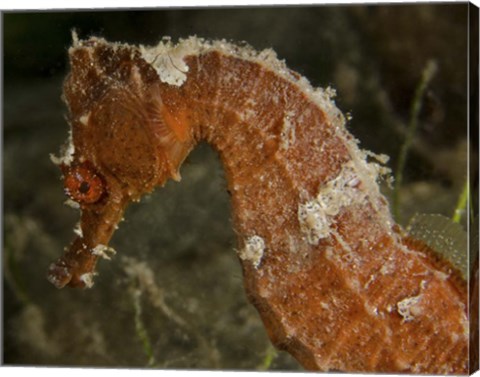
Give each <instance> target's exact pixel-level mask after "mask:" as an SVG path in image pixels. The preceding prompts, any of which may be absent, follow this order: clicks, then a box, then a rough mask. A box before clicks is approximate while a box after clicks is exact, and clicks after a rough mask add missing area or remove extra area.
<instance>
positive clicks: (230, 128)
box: [49, 38, 469, 374]
mask: <svg viewBox="0 0 480 377" xmlns="http://www.w3.org/2000/svg"><path fill="white" fill-rule="evenodd" d="M69 53H70V62H71V72H70V74H69V76H68V77H67V79H66V81H65V86H64V95H65V99H66V103H67V105H68V107H69V114H70V123H71V126H72V134H73V144H74V147H75V152H74V154H73V160H74V162H73V164H75V163H76V162H77V161H89V162H90V163H91V164H93V166H94V167H95V169H96V171H97V173H98V174H99V175H100V176H101V177H102V178H103V179H104V180H105V182H106V187H107V188H108V192H107V195H105V196H104V197H102V199H101V200H100V201H99V202H96V203H93V204H89V203H80V204H81V209H82V214H81V228H82V230H83V237H79V238H77V239H76V240H75V241H74V242H73V244H72V246H71V248H70V250H69V251H68V252H67V253H66V254H65V255H64V256H63V257H62V258H60V259H59V260H58V261H57V262H56V263H55V264H53V265H52V266H51V269H50V274H49V279H50V281H52V283H54V284H55V285H56V286H57V287H59V288H60V287H63V286H65V285H67V284H68V285H71V286H85V281H88V279H86V277H87V276H89V274H91V273H93V271H94V268H95V264H96V262H97V259H98V256H97V255H94V254H93V253H92V252H91V250H92V249H93V248H95V246H97V245H99V244H101V245H107V244H108V242H109V240H110V237H111V235H112V233H113V227H114V225H115V224H116V223H117V222H118V221H119V220H120V219H121V217H122V214H123V211H124V209H125V207H126V205H127V204H128V203H129V202H131V201H133V200H138V198H139V197H141V195H143V194H145V193H148V192H150V191H152V190H153V189H154V188H155V187H156V186H157V185H162V184H164V183H165V181H166V180H167V179H168V178H174V179H179V173H178V169H179V167H180V165H181V163H182V162H183V160H184V159H185V157H186V156H187V154H188V153H189V152H190V151H191V149H192V148H193V147H194V146H195V144H196V143H197V142H198V141H200V140H206V141H207V142H209V143H210V144H211V145H212V146H213V147H214V148H215V149H216V150H217V151H218V153H219V155H220V158H221V160H222V162H223V165H224V168H225V171H226V177H227V182H228V189H229V191H230V192H231V193H232V204H233V219H234V224H235V228H236V231H237V233H238V235H239V249H240V250H249V249H248V248H249V247H254V248H256V249H255V250H256V251H257V252H259V253H260V254H259V255H260V256H259V259H251V257H250V256H249V255H250V254H248V253H245V254H243V256H242V254H241V253H240V261H241V263H242V267H243V273H244V283H245V288H246V291H247V294H248V297H249V299H250V301H251V302H252V303H253V304H254V305H255V307H256V308H257V309H258V311H259V313H260V315H261V317H262V320H263V321H264V324H265V327H266V329H267V331H268V334H269V336H270V338H271V340H272V341H273V343H274V344H275V345H276V346H277V347H279V348H281V349H285V350H287V351H288V352H290V353H291V354H292V355H293V356H294V357H295V358H296V359H297V360H298V361H299V362H300V363H301V364H302V365H303V366H304V367H305V368H307V369H310V370H323V371H328V370H337V371H349V372H360V371H364V372H365V371H366V372H372V371H377V372H380V371H381V372H410V373H438V374H462V373H467V371H468V337H469V335H468V320H467V308H466V306H467V288H466V283H465V282H464V281H462V280H461V279H460V278H458V274H457V273H456V272H455V271H454V270H453V268H451V266H449V265H448V264H447V263H446V262H445V263H443V262H442V261H438V260H437V259H436V257H435V256H434V253H433V252H431V251H427V250H426V248H425V246H423V245H421V244H419V243H418V242H417V241H414V240H409V239H406V238H404V236H403V234H402V231H401V230H400V229H399V227H398V226H396V225H395V224H394V223H393V222H391V221H390V220H391V217H390V212H389V210H388V205H387V202H386V200H385V198H383V196H382V195H381V194H380V193H379V192H378V186H377V184H376V182H375V178H372V177H371V176H370V175H371V174H373V173H371V169H373V168H372V167H373V166H374V165H372V164H367V163H366V162H365V155H364V154H363V152H361V151H360V150H359V149H358V148H357V146H356V144H355V142H354V141H353V138H352V137H351V135H350V134H348V132H347V131H346V130H345V129H344V126H343V123H342V121H341V119H340V118H341V114H340V113H339V112H335V111H334V110H332V109H331V108H329V106H330V105H329V104H330V102H322V101H323V100H321V101H318V100H316V99H315V98H316V97H315V94H312V92H311V91H309V89H308V87H306V86H304V85H303V84H302V83H301V79H302V78H301V77H300V76H299V75H298V74H294V73H290V72H288V70H286V69H285V70H284V71H281V70H280V69H279V68H278V67H277V68H276V67H275V65H273V66H272V64H270V63H268V60H265V62H262V61H261V59H260V58H258V59H256V60H255V59H253V58H249V57H245V56H244V55H242V54H240V53H239V52H238V51H236V50H232V51H230V52H229V51H226V50H222V49H221V48H215V46H213V47H212V46H210V47H208V48H202V49H199V51H198V52H192V53H190V54H185V56H184V57H183V61H184V62H185V64H186V65H187V66H188V72H186V73H185V75H186V79H185V81H184V82H182V83H181V85H172V84H169V83H166V82H162V80H161V77H160V76H159V74H158V73H157V72H156V70H155V68H154V67H153V66H152V65H151V64H149V63H148V62H147V61H146V60H145V59H144V58H143V57H142V54H141V51H140V49H139V48H137V47H135V46H128V45H118V44H110V43H107V42H106V41H104V40H102V39H96V38H92V39H90V40H87V41H81V42H77V43H76V45H75V46H74V47H72V48H71V49H70V52H69ZM322 104H325V106H322ZM106 146H107V147H106ZM337 186H338V187H337ZM331 187H334V188H335V189H331ZM339 188H340V190H339ZM342 189H343V190H345V194H343V193H342V191H341V190H342ZM315 198H317V199H315ZM315 200H318V201H321V203H332V205H331V207H322V205H323V204H322V205H318V203H319V202H315ZM302 211H307V212H305V213H303V212H302ZM308 211H311V212H308ZM302 213H303V215H301V214H302ZM302 216H303V217H302ZM259 239H260V240H261V242H260V243H258V242H257V243H254V241H253V240H256V241H258V240H259ZM252 245H261V246H252ZM245 255H246V256H245Z"/></svg>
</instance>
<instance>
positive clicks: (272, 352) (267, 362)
mask: <svg viewBox="0 0 480 377" xmlns="http://www.w3.org/2000/svg"><path fill="white" fill-rule="evenodd" d="M277 355H278V354H277V350H276V349H275V348H274V347H273V346H272V345H271V344H269V345H268V348H267V350H266V354H265V357H264V358H263V360H262V363H261V364H260V366H259V367H258V368H257V369H258V370H268V369H270V367H271V365H272V362H273V360H274V359H275V358H276V357H277Z"/></svg>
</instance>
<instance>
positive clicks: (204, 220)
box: [3, 3, 478, 370]
mask: <svg viewBox="0 0 480 377" xmlns="http://www.w3.org/2000/svg"><path fill="white" fill-rule="evenodd" d="M468 6H469V5H468V4H465V3H463V4H413V5H391V6H390V5H389V6H386V5H377V6H364V5H355V6H314V7H312V6H308V7H307V6H302V7H269V8H265V7H263V8H262V7H254V8H197V9H168V10H166V9H141V10H128V11H103V12H102V11H81V12H60V11H57V12H41V13H40V12H39V13H36V12H22V13H21V12H6V13H3V63H4V65H3V67H4V72H3V76H4V87H3V94H4V96H3V211H4V212H3V240H4V244H3V279H4V280H3V311H4V317H3V318H4V323H3V329H4V332H3V334H4V340H3V341H4V343H3V345H4V349H3V352H4V354H3V361H4V363H5V364H10V365H14V364H17V365H49V366H51V365H68V366H102V367H154V368H176V369H182V368H186V369H197V368H200V369H229V370H234V369H237V370H238V369H244V370H246V369H247V370H265V369H269V370H301V366H299V365H298V363H297V362H296V361H295V360H294V359H293V358H292V357H290V356H289V355H288V354H286V353H284V352H275V351H274V350H273V349H272V346H271V345H270V342H269V340H268V338H267V336H266V333H265V331H264V329H263V326H262V323H261V321H260V319H259V316H258V314H257V312H256V311H255V309H254V308H253V307H252V306H251V305H250V304H249V303H248V302H247V300H246V297H245V294H244V291H243V286H242V276H241V270H240V265H239V263H238V260H237V256H236V254H235V252H234V248H235V246H236V243H235V233H234V231H233V230H232V226H231V220H230V203H229V198H228V195H227V193H226V190H225V187H226V184H225V180H224V175H223V172H222V167H221V164H220V162H219V160H218V158H217V156H216V154H215V153H214V152H213V151H212V150H211V149H210V148H209V147H208V146H207V145H200V146H199V147H198V148H197V149H196V150H195V151H194V152H193V153H192V154H191V155H190V157H189V158H188V160H187V161H186V163H185V164H184V166H183V168H182V170H181V173H182V182H181V184H179V183H173V182H170V183H168V184H167V185H166V187H165V188H162V189H158V190H156V191H155V192H154V193H153V194H152V195H150V196H148V197H145V198H144V199H143V200H142V201H141V202H140V203H138V204H135V205H132V206H130V208H129V209H128V211H127V213H126V215H125V219H126V221H125V222H123V223H122V224H121V226H120V229H119V230H118V231H117V232H116V234H115V235H114V237H113V241H112V246H113V247H114V248H115V249H116V250H117V251H118V254H117V255H116V256H115V257H114V258H113V260H112V261H101V262H100V263H99V266H98V272H99V275H98V276H97V277H96V280H95V286H94V288H93V289H90V290H75V289H68V288H66V289H63V290H57V289H55V288H54V287H53V286H52V285H51V284H50V283H48V282H47V280H46V278H45V277H46V272H47V269H48V266H49V264H50V263H51V262H52V261H54V260H55V259H56V258H57V257H58V256H60V255H61V253H62V250H63V248H64V247H66V246H68V244H69V242H70V241H71V240H72V239H73V232H72V229H73V226H74V224H75V223H76V222H77V220H78V212H77V211H75V210H73V209H71V208H69V207H67V206H64V205H62V203H63V202H64V201H65V199H66V198H65V196H64V193H63V186H62V182H61V181H60V171H59V170H58V169H57V167H56V166H54V165H53V164H52V163H51V162H50V159H49V153H58V150H59V147H60V145H61V144H62V143H63V141H64V140H65V139H66V137H67V132H68V125H67V123H66V122H65V120H64V116H65V106H64V104H63V103H62V101H61V95H62V80H63V78H64V77H65V74H66V73H67V71H68V61H67V49H68V47H69V46H70V44H71V31H72V30H73V29H75V30H76V31H77V33H78V35H79V36H80V37H81V38H88V37H89V36H91V35H95V36H101V37H104V38H106V39H107V40H110V41H121V42H128V43H133V44H139V43H141V44H156V43H157V41H158V40H159V39H160V38H161V37H162V36H166V35H168V36H171V37H172V38H173V40H177V39H178V38H184V37H187V36H189V35H197V36H201V37H205V38H210V39H220V38H225V39H227V40H231V41H237V42H241V41H246V42H248V43H249V44H250V45H252V46H253V47H255V48H256V49H263V48H270V47H271V48H273V49H274V50H275V51H276V52H277V54H278V56H279V58H281V59H285V60H286V63H287V65H288V66H289V67H290V68H291V69H293V70H295V71H297V72H299V73H300V74H302V75H304V76H306V77H307V78H308V79H309V80H310V81H311V82H312V84H313V85H314V86H322V87H326V86H329V85H330V86H332V87H334V88H336V90H337V98H336V103H337V105H338V107H339V108H340V109H341V110H342V111H343V112H344V113H348V114H350V115H351V116H352V119H351V120H350V121H349V122H348V125H347V127H348V129H349V130H350V131H351V132H352V134H353V135H354V136H355V137H356V138H358V139H359V140H360V141H361V144H360V145H361V147H362V148H365V149H369V150H372V151H374V152H375V153H385V154H387V155H389V156H390V157H391V159H390V162H389V163H388V166H389V167H391V168H392V169H395V167H396V164H397V161H398V156H399V151H400V148H401V146H402V144H403V142H404V139H405V135H406V129H407V125H408V123H409V118H410V107H411V103H412V101H413V99H414V93H415V90H416V88H417V87H418V85H419V83H420V80H421V77H422V72H423V71H424V70H425V67H426V66H427V63H428V62H429V61H431V60H433V61H435V64H436V66H437V68H438V69H437V71H436V74H435V75H434V77H433V79H432V80H431V82H430V84H429V85H428V88H427V90H426V92H425V95H424V96H423V98H422V110H421V112H420V115H419V123H418V129H417V132H416V134H415V139H414V143H413V146H412V149H411V151H410V153H409V155H408V159H407V165H406V168H405V171H404V180H403V184H402V187H401V188H400V194H401V196H400V198H401V202H400V203H401V205H400V215H399V217H400V218H399V221H400V223H401V224H402V225H406V224H407V223H408V220H409V219H410V218H411V217H412V216H413V215H414V214H415V213H417V212H420V213H439V214H443V215H445V216H448V217H451V216H452V214H453V211H454V208H455V206H456V203H457V200H458V197H459V195H460V193H461V191H462V188H463V187H464V184H465V180H466V174H467V165H466V164H467V157H468V156H467V139H466V133H467V79H468V72H467V45H468V38H467V37H468V29H467V25H468V23H467V22H468ZM477 48H478V46H477ZM473 95H475V93H473ZM476 95H477V99H478V93H476ZM476 132H478V130H477V131H476ZM473 140H477V137H476V136H475V135H473ZM476 148H477V145H473V150H474V151H476ZM385 193H386V195H387V196H391V190H390V189H388V188H385ZM462 221H463V220H462Z"/></svg>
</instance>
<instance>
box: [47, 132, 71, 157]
mask: <svg viewBox="0 0 480 377" xmlns="http://www.w3.org/2000/svg"><path fill="white" fill-rule="evenodd" d="M60 153H61V154H62V155H61V156H60V157H57V156H55V155H54V154H53V153H50V160H51V161H52V162H53V163H54V164H55V165H62V164H64V165H66V166H70V164H71V163H72V162H73V155H74V153H75V146H74V145H73V139H72V131H71V130H70V131H69V133H68V139H67V141H66V143H65V144H64V145H63V146H62V147H61V149H60Z"/></svg>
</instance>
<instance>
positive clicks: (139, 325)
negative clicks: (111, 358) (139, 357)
mask: <svg viewBox="0 0 480 377" xmlns="http://www.w3.org/2000/svg"><path fill="white" fill-rule="evenodd" d="M140 296H141V293H140V291H138V290H135V291H133V292H132V298H133V307H134V310H135V331H136V333H137V336H138V338H139V339H140V341H141V342H142V345H143V351H144V352H145V354H146V355H147V358H148V363H147V366H149V367H152V366H154V365H155V364H156V361H155V356H154V355H153V348H152V344H151V343H150V339H149V338H148V333H147V329H146V328H145V325H144V323H143V321H142V307H141V304H140Z"/></svg>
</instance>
